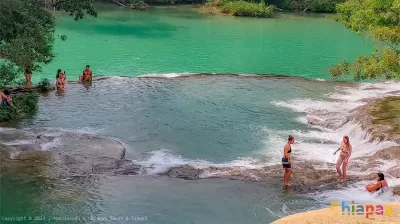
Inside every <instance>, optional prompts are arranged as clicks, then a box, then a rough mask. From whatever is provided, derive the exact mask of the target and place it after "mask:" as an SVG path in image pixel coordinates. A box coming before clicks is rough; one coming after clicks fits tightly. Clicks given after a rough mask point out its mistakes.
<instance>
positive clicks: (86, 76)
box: [0, 65, 93, 108]
mask: <svg viewBox="0 0 400 224" xmlns="http://www.w3.org/2000/svg"><path fill="white" fill-rule="evenodd" d="M24 76H25V88H26V89H28V90H29V89H31V79H32V72H31V71H30V70H29V69H25V71H24ZM92 79H93V73H92V71H91V70H90V66H89V65H86V67H85V69H84V70H83V72H82V75H80V76H79V82H87V81H92ZM66 80H67V73H66V72H65V71H64V72H63V71H62V70H61V69H58V70H57V75H56V88H57V90H60V91H64V90H65V89H66V88H65V82H66ZM0 105H4V106H11V107H13V108H15V106H14V103H13V99H12V97H11V94H10V91H9V90H7V89H6V90H4V92H1V91H0Z"/></svg>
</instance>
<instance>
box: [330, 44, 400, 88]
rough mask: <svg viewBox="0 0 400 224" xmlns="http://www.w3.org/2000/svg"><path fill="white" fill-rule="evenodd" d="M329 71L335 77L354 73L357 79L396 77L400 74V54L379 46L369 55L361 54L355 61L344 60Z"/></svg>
mask: <svg viewBox="0 0 400 224" xmlns="http://www.w3.org/2000/svg"><path fill="white" fill-rule="evenodd" d="M329 72H330V73H331V75H332V77H333V78H334V79H337V78H339V77H341V76H348V75H353V78H354V80H355V81H362V80H367V79H377V78H385V79H395V78H399V74H400V55H399V53H398V52H396V51H393V50H392V49H390V48H379V49H377V50H376V51H375V52H374V53H372V54H371V55H369V56H360V57H358V58H357V59H356V60H355V61H354V62H353V63H349V62H342V63H340V64H337V65H335V66H333V67H332V68H331V69H330V70H329Z"/></svg>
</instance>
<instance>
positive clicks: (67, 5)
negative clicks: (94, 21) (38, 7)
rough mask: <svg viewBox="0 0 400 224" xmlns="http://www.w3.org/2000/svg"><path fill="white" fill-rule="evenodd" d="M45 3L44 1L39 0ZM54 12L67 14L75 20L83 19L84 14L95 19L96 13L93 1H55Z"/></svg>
mask: <svg viewBox="0 0 400 224" xmlns="http://www.w3.org/2000/svg"><path fill="white" fill-rule="evenodd" d="M40 1H42V2H43V1H45V0H40ZM53 6H54V7H55V9H56V10H58V11H65V12H69V13H70V15H71V16H74V18H75V20H79V19H83V16H84V15H85V12H86V13H87V14H89V15H91V16H94V17H97V11H96V9H95V7H94V6H93V0H55V1H54V5H53Z"/></svg>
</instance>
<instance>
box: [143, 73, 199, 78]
mask: <svg viewBox="0 0 400 224" xmlns="http://www.w3.org/2000/svg"><path fill="white" fill-rule="evenodd" d="M190 75H194V73H189V72H183V73H164V74H158V73H155V74H145V75H140V76H138V77H139V78H177V77H181V76H190Z"/></svg>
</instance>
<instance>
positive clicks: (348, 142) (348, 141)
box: [343, 135, 350, 149]
mask: <svg viewBox="0 0 400 224" xmlns="http://www.w3.org/2000/svg"><path fill="white" fill-rule="evenodd" d="M343 138H345V139H346V140H347V142H346V147H347V149H349V148H350V139H349V136H347V135H345V136H344V137H343Z"/></svg>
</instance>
